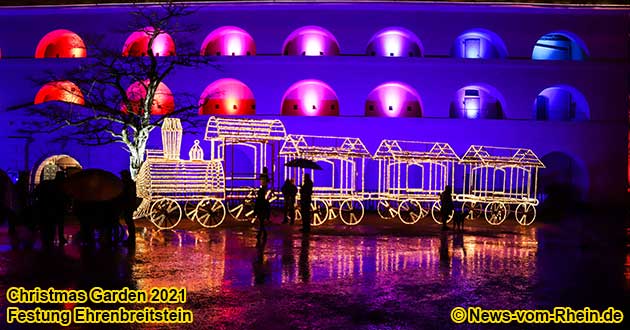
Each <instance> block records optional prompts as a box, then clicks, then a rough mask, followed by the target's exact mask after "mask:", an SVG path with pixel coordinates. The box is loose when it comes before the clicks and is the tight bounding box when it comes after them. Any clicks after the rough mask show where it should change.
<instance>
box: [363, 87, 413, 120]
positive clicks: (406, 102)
mask: <svg viewBox="0 0 630 330" xmlns="http://www.w3.org/2000/svg"><path fill="white" fill-rule="evenodd" d="M365 115H366V116H372V117H421V116H422V106H421V102H420V97H419V96H418V93H417V92H416V90H414V89H413V88H411V87H410V86H409V85H406V84H404V83H401V82H388V83H384V84H382V85H379V86H378V87H376V88H374V89H373V90H372V91H371V92H370V94H368V97H367V101H366V102H365Z"/></svg>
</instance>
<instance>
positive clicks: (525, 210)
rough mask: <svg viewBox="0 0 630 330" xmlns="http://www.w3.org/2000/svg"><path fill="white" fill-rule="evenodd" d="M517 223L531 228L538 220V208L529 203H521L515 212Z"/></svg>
mask: <svg viewBox="0 0 630 330" xmlns="http://www.w3.org/2000/svg"><path fill="white" fill-rule="evenodd" d="M514 212H515V213H514V215H515V217H516V221H518V223H520V224H521V225H523V226H529V225H531V224H532V222H534V220H535V219H536V207H535V206H534V205H532V204H529V203H521V204H518V206H517V207H516V211H514Z"/></svg>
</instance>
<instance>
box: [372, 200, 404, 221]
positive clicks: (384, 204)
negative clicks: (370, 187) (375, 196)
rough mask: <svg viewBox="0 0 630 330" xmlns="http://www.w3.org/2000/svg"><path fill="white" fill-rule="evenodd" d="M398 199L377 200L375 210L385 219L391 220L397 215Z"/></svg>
mask: <svg viewBox="0 0 630 330" xmlns="http://www.w3.org/2000/svg"><path fill="white" fill-rule="evenodd" d="M398 206H399V205H398V201H396V200H387V199H381V200H379V201H378V205H377V207H376V210H377V211H378V215H379V216H380V217H381V218H382V219H385V220H391V219H393V218H395V217H397V216H398Z"/></svg>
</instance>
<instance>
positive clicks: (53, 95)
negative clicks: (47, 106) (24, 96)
mask: <svg viewBox="0 0 630 330" xmlns="http://www.w3.org/2000/svg"><path fill="white" fill-rule="evenodd" d="M51 101H59V102H66V103H74V104H78V105H84V104H85V100H84V99H83V93H82V92H81V89H80V88H79V86H77V85H76V84H75V83H73V82H71V81H68V80H61V81H51V82H49V83H46V84H45V85H44V86H42V88H40V89H39V91H38V92H37V94H36V95H35V100H34V101H33V103H34V104H41V103H44V102H51Z"/></svg>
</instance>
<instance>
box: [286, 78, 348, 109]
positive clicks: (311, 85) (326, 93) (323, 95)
mask: <svg viewBox="0 0 630 330" xmlns="http://www.w3.org/2000/svg"><path fill="white" fill-rule="evenodd" d="M282 114H283V115H286V116H338V115H339V101H338V99H337V94H336V93H335V91H334V90H333V89H332V88H331V87H330V86H328V85H327V84H326V83H324V82H322V81H319V80H315V79H307V80H301V81H298V82H296V83H295V84H293V85H291V87H289V89H287V91H286V92H285V93H284V96H283V97H282Z"/></svg>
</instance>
